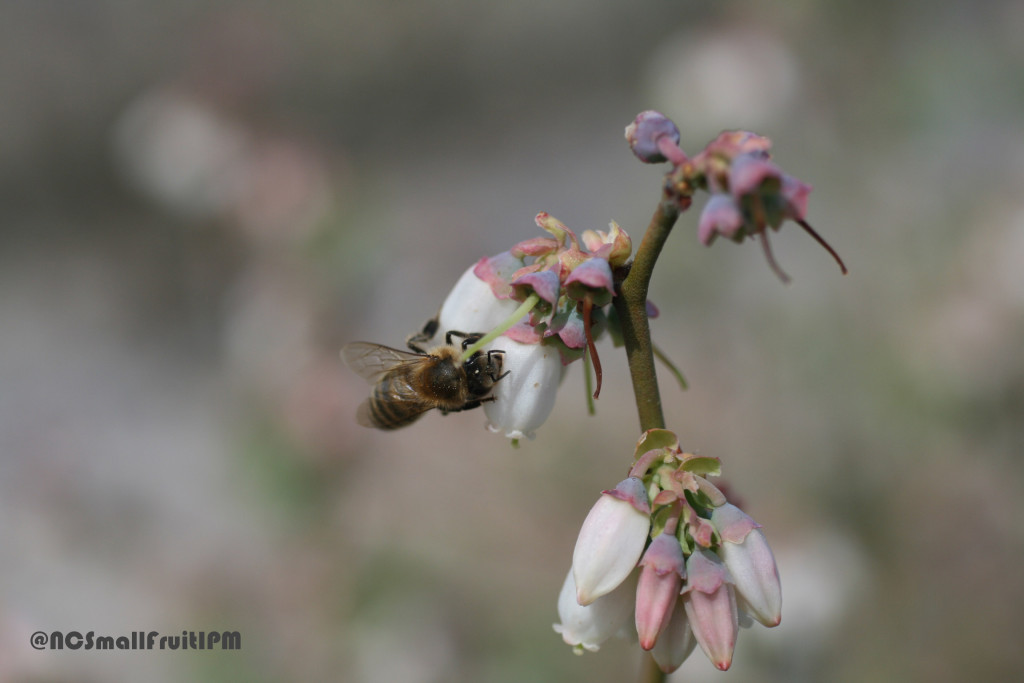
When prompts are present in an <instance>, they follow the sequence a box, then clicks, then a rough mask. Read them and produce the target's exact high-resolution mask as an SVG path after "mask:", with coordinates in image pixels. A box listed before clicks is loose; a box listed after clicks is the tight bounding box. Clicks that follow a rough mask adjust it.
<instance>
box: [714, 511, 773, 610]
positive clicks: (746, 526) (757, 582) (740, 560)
mask: <svg viewBox="0 0 1024 683" xmlns="http://www.w3.org/2000/svg"><path fill="white" fill-rule="evenodd" d="M711 523H712V524H714V525H715V527H716V528H717V529H718V530H719V534H720V535H721V537H722V541H723V542H722V544H721V546H720V547H719V549H718V554H719V555H720V556H721V558H722V561H723V562H724V563H725V566H726V567H727V568H728V569H729V573H730V574H731V575H732V578H733V582H734V585H735V586H736V600H737V603H738V606H739V608H740V609H743V610H744V611H745V612H747V613H748V614H750V616H752V617H753V618H754V619H756V620H757V621H759V622H761V623H762V624H764V625H765V626H768V627H771V626H778V624H779V622H780V621H781V620H782V585H781V583H780V581H779V570H778V567H777V566H776V564H775V556H774V555H772V549H771V548H770V547H769V546H768V539H766V538H765V535H764V532H762V531H761V529H759V528H757V527H758V525H757V523H756V522H754V520H753V519H751V518H750V517H749V516H747V515H746V514H745V513H744V512H743V511H742V510H740V509H739V508H738V507H736V506H735V505H732V504H730V503H726V504H725V505H722V506H721V507H717V508H715V509H714V510H713V511H712V512H711Z"/></svg>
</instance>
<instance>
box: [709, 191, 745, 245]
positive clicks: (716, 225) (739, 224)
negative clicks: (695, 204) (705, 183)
mask: <svg viewBox="0 0 1024 683" xmlns="http://www.w3.org/2000/svg"><path fill="white" fill-rule="evenodd" d="M744 234H745V233H744V231H743V212H742V211H740V207H739V206H738V205H737V204H736V200H735V199H733V198H732V197H731V196H729V195H727V194H722V193H716V194H713V195H711V198H710V199H708V202H707V204H705V205H704V210H703V211H702V212H701V214H700V222H699V223H698V224H697V237H698V238H699V239H700V241H701V244H703V245H705V246H709V245H710V244H711V242H713V241H714V239H715V237H716V236H718V235H723V236H725V237H728V238H729V239H743V236H744Z"/></svg>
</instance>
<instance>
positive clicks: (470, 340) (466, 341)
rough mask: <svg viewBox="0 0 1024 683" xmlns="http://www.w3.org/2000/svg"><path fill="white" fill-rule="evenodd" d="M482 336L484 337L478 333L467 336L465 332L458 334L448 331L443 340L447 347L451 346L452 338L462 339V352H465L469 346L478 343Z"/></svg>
mask: <svg viewBox="0 0 1024 683" xmlns="http://www.w3.org/2000/svg"><path fill="white" fill-rule="evenodd" d="M483 336H484V335H483V334H481V333H480V332H472V333H470V334H467V333H465V332H458V331H456V330H448V331H447V332H445V334H444V340H445V342H446V343H447V344H448V346H451V345H452V337H462V350H463V351H465V350H466V349H468V348H469V345H470V344H474V343H476V342H478V341H480V338H481V337H483Z"/></svg>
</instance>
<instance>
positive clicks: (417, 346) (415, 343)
mask: <svg viewBox="0 0 1024 683" xmlns="http://www.w3.org/2000/svg"><path fill="white" fill-rule="evenodd" d="M440 326H441V320H440V318H439V316H438V315H435V316H434V317H433V318H431V319H430V320H428V321H427V324H426V325H424V326H423V329H422V330H420V331H419V332H417V333H416V334H414V335H412V336H411V337H409V338H408V339H406V340H405V345H406V346H408V347H409V348H410V349H412V350H413V351H415V352H416V353H426V350H425V349H424V348H423V344H426V343H427V342H429V341H430V340H431V339H433V338H434V335H435V334H437V328H438V327H440ZM448 343H449V344H450V343H451V342H448Z"/></svg>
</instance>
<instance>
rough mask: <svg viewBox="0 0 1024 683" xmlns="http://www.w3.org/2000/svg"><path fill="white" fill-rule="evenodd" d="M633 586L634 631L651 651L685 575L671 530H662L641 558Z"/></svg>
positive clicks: (677, 596) (681, 556) (642, 645)
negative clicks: (636, 579)
mask: <svg viewBox="0 0 1024 683" xmlns="http://www.w3.org/2000/svg"><path fill="white" fill-rule="evenodd" d="M640 567H641V569H640V579H639V582H638V584H637V589H636V632H637V635H638V636H639V638H640V647H642V648H643V649H645V650H650V649H651V648H652V647H654V645H655V643H657V641H658V638H659V636H660V634H661V632H662V631H663V630H664V629H665V628H666V627H667V626H668V623H669V620H670V619H671V618H672V613H673V611H674V610H675V608H676V603H678V602H679V589H680V588H681V587H682V585H683V579H684V578H685V577H686V561H685V560H684V559H683V549H682V547H681V546H680V545H679V539H678V538H676V536H675V534H674V533H668V532H665V533H662V534H660V535H659V536H658V537H657V538H655V539H654V540H653V541H651V544H650V545H649V546H647V551H646V552H645V553H644V556H643V559H642V560H640Z"/></svg>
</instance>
